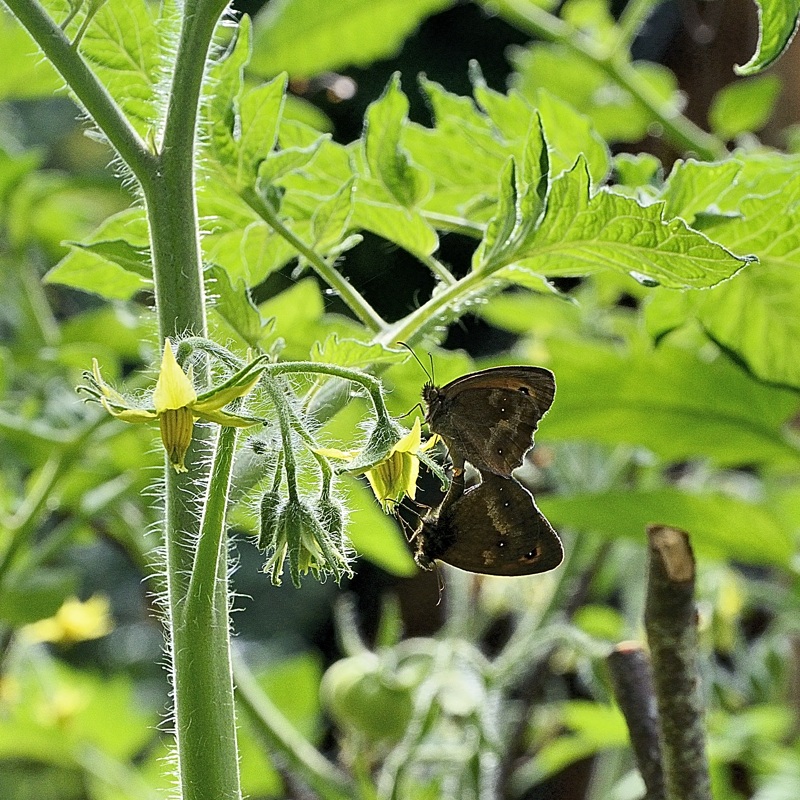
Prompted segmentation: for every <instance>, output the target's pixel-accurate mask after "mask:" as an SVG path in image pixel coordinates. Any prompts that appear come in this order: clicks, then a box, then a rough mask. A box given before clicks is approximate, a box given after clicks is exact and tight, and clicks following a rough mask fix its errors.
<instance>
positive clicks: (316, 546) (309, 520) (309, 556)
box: [262, 493, 352, 587]
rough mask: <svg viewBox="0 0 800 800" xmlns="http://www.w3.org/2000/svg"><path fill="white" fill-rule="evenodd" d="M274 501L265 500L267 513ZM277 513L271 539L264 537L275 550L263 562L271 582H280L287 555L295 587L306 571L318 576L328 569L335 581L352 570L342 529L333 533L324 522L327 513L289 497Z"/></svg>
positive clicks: (324, 573) (321, 575) (298, 499)
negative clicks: (324, 513)
mask: <svg viewBox="0 0 800 800" xmlns="http://www.w3.org/2000/svg"><path fill="white" fill-rule="evenodd" d="M268 494H271V493H268ZM273 503H274V500H273V499H272V498H270V500H269V501H267V507H268V508H267V511H268V513H269V512H270V510H271V507H272V504H273ZM262 505H263V499H262ZM276 517H277V519H276V522H275V526H274V528H273V529H272V530H273V531H274V533H273V536H272V541H269V540H267V541H266V545H267V549H273V548H274V550H273V553H272V555H271V556H270V558H269V559H268V560H267V563H266V564H265V565H264V571H265V572H269V573H270V574H271V576H272V582H273V583H275V584H280V576H281V573H282V572H283V564H284V561H285V560H286V557H287V555H288V557H289V573H290V575H291V577H292V583H293V584H294V585H295V586H298V587H299V586H300V576H301V575H306V574H308V572H309V571H311V572H313V573H314V575H316V576H317V577H318V578H321V577H324V576H325V575H327V574H329V573H330V574H332V575H333V577H334V579H335V580H336V581H339V580H341V579H342V577H343V576H344V575H350V574H352V571H351V569H350V565H349V563H348V554H347V552H346V550H345V547H344V541H343V539H344V537H343V536H342V534H341V531H338V532H336V533H334V528H332V527H329V526H328V524H326V523H325V522H324V520H325V519H327V520H328V521H329V522H330V520H331V519H332V517H331V516H330V515H329V516H327V517H323V516H322V513H321V512H320V510H319V509H318V508H317V509H313V510H312V508H311V506H310V505H309V504H308V503H306V502H305V501H304V500H302V499H300V498H298V497H294V498H291V497H290V498H289V499H288V500H287V501H286V502H285V503H284V504H283V505H282V507H279V508H278V510H277V514H276ZM263 531H264V528H263V525H262V532H263Z"/></svg>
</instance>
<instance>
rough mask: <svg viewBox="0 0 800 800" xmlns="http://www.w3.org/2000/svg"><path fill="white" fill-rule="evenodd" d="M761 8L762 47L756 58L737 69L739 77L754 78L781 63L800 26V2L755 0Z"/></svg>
mask: <svg viewBox="0 0 800 800" xmlns="http://www.w3.org/2000/svg"><path fill="white" fill-rule="evenodd" d="M755 4H756V7H757V8H758V46H757V47H756V52H755V53H754V54H753V57H752V58H751V59H750V60H749V61H748V62H747V63H746V64H743V65H742V66H737V67H734V69H735V70H736V72H738V73H739V75H753V74H755V73H756V72H761V71H762V70H764V69H766V68H767V67H768V66H769V65H770V64H772V63H773V62H775V61H777V59H778V58H779V56H780V55H781V54H782V53H783V52H784V51H785V50H786V48H787V47H788V46H789V43H790V42H791V41H792V38H793V37H794V35H795V33H796V32H797V26H798V24H800V0H755Z"/></svg>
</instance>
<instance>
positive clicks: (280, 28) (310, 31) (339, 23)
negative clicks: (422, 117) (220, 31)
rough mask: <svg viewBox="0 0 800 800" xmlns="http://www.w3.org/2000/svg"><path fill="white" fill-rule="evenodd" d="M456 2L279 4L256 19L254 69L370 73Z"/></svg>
mask: <svg viewBox="0 0 800 800" xmlns="http://www.w3.org/2000/svg"><path fill="white" fill-rule="evenodd" d="M452 4H453V0H337V2H336V3H330V2H326V1H325V0H277V2H275V1H274V2H270V3H268V4H267V5H266V6H265V7H264V9H263V10H262V11H261V13H260V14H259V15H258V16H257V17H256V22H255V29H256V38H255V47H254V53H253V60H252V62H251V64H250V69H251V70H252V71H253V72H254V73H256V74H259V75H265V76H272V75H276V74H277V73H279V72H281V71H283V70H286V71H287V72H288V73H289V74H290V75H292V77H301V78H311V77H313V76H315V75H319V74H320V73H322V72H326V71H329V70H341V69H342V68H344V67H348V66H357V67H365V66H367V65H369V64H371V63H372V62H373V61H376V60H377V59H380V58H388V57H389V56H392V55H394V54H395V53H397V52H398V51H399V50H400V47H401V46H402V44H403V41H404V40H405V39H406V38H407V37H408V35H409V34H410V33H411V32H412V31H413V30H414V29H415V28H416V27H417V26H418V25H419V24H420V23H421V22H422V21H423V20H424V19H425V18H426V17H427V16H429V15H431V14H435V13H437V12H439V11H442V10H443V9H445V8H448V7H449V6H451V5H452Z"/></svg>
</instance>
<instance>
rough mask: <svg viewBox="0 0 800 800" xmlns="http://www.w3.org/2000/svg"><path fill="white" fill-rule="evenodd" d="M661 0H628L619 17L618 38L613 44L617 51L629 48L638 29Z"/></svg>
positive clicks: (637, 33)
mask: <svg viewBox="0 0 800 800" xmlns="http://www.w3.org/2000/svg"><path fill="white" fill-rule="evenodd" d="M661 2H662V0H630V2H629V3H628V4H627V5H626V6H625V8H624V9H623V10H622V13H621V14H620V17H619V21H618V26H619V38H618V39H617V42H616V45H615V47H616V50H617V51H621V50H625V51H628V50H630V48H631V45H632V44H633V41H634V39H636V37H637V36H638V35H639V31H640V30H641V29H642V27H643V26H644V24H645V23H646V22H647V20H648V19H649V18H650V15H651V14H652V13H653V12H654V11H655V10H656V6H659V5H660V4H661Z"/></svg>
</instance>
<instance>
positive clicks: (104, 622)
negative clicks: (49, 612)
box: [25, 595, 112, 644]
mask: <svg viewBox="0 0 800 800" xmlns="http://www.w3.org/2000/svg"><path fill="white" fill-rule="evenodd" d="M111 628H112V625H111V616H110V605H109V602H108V598H107V597H104V596H102V595H94V596H93V597H90V598H89V599H88V600H86V601H84V602H82V601H80V600H78V599H77V598H76V597H71V598H69V599H67V600H65V601H64V603H63V605H62V606H61V608H59V609H58V611H57V612H56V613H55V616H52V617H49V618H48V619H42V620H39V621H38V622H34V623H32V624H31V625H26V626H25V631H26V632H27V634H28V635H29V636H30V637H31V638H32V639H34V640H35V641H38V642H57V643H59V644H73V643H74V642H83V641H86V640H88V639H99V638H100V637H101V636H105V635H106V634H107V633H110V631H111Z"/></svg>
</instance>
